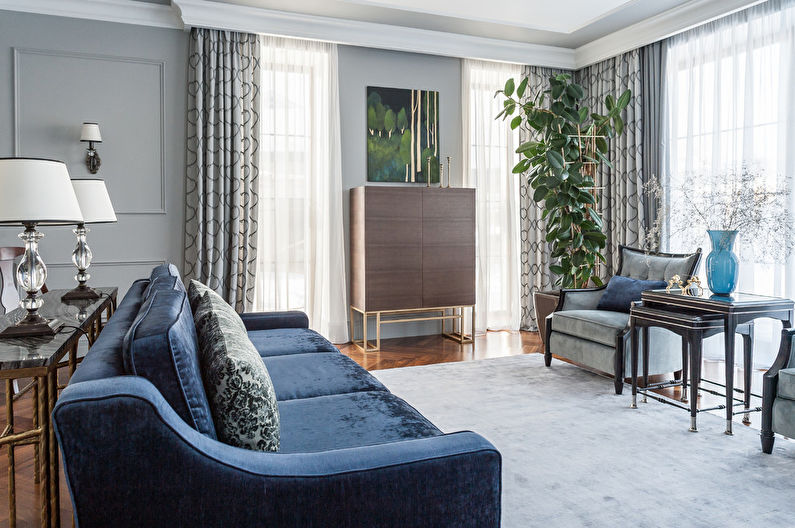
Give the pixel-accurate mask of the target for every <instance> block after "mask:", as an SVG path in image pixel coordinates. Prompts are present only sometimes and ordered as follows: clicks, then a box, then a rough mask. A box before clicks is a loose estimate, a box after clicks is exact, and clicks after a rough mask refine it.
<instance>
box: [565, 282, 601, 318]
mask: <svg viewBox="0 0 795 528" xmlns="http://www.w3.org/2000/svg"><path fill="white" fill-rule="evenodd" d="M605 288H606V286H599V287H598V288H579V289H573V288H572V289H565V288H564V289H562V290H560V300H559V301H558V306H557V308H555V311H556V312H560V311H563V310H596V306H597V305H598V304H599V299H601V298H602V295H603V294H604V293H605Z"/></svg>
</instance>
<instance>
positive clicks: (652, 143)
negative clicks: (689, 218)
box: [640, 42, 666, 251]
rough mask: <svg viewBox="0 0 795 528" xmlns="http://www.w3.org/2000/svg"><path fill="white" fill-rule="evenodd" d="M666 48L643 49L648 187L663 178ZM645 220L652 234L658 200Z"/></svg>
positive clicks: (647, 206) (647, 205)
mask: <svg viewBox="0 0 795 528" xmlns="http://www.w3.org/2000/svg"><path fill="white" fill-rule="evenodd" d="M665 50H666V46H665V43H664V42H655V43H653V44H649V45H648V46H643V47H642V48H640V73H641V91H640V96H641V97H640V103H641V106H642V108H643V116H642V118H641V130H642V133H643V137H642V138H641V153H642V156H641V158H642V160H643V161H642V163H641V169H642V170H641V172H640V177H641V179H642V180H643V183H644V184H645V183H646V182H647V181H649V180H651V179H652V178H657V179H658V180H660V179H661V178H662V177H663V174H662V167H663V163H662V146H661V145H662V137H663V133H662V130H663V110H662V109H663V101H664V99H663V88H664V84H663V83H664V81H663V79H665V62H666V56H665ZM643 202H644V203H643V220H644V227H645V228H646V232H647V233H649V232H650V231H649V230H650V229H651V228H652V226H653V225H654V222H655V221H656V219H657V215H658V213H659V211H658V210H657V208H658V207H659V204H658V203H656V201H655V200H643ZM649 242H650V244H649V245H650V247H649V249H651V250H653V251H659V250H660V240H659V236H657V237H656V239H655V240H650V241H649Z"/></svg>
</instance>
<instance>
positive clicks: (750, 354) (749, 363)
mask: <svg viewBox="0 0 795 528" xmlns="http://www.w3.org/2000/svg"><path fill="white" fill-rule="evenodd" d="M753 372H754V325H753V323H751V324H749V325H748V334H747V335H746V334H743V391H744V392H743V402H744V403H745V408H746V409H749V408H750V407H751V375H752V374H753ZM743 424H745V425H750V424H751V417H750V415H749V414H748V413H745V414H743Z"/></svg>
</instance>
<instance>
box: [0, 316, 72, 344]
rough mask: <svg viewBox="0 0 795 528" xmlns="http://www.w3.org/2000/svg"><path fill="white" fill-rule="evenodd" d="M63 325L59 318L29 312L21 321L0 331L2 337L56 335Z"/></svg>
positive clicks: (0, 337)
mask: <svg viewBox="0 0 795 528" xmlns="http://www.w3.org/2000/svg"><path fill="white" fill-rule="evenodd" d="M62 326H63V323H62V322H60V321H58V320H57V319H53V320H49V319H45V318H44V317H42V316H40V315H39V314H37V313H28V314H27V315H26V316H25V317H24V318H23V319H22V320H21V321H19V322H18V323H17V324H15V325H13V326H9V327H8V328H6V329H5V330H3V331H2V332H0V339H3V338H15V337H40V336H54V335H55V334H57V333H58V330H59V329H60V328H61V327H62Z"/></svg>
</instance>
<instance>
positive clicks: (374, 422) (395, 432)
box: [279, 391, 442, 453]
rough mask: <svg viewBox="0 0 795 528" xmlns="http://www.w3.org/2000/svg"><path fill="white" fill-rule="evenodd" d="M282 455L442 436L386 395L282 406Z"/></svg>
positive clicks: (354, 395) (357, 394)
mask: <svg viewBox="0 0 795 528" xmlns="http://www.w3.org/2000/svg"><path fill="white" fill-rule="evenodd" d="M279 413H280V418H281V448H280V452H281V453H313V452H318V451H329V450H332V449H345V448H349V447H360V446H367V445H375V444H385V443H388V442H397V441H400V440H412V439H417V438H426V437H429V436H438V435H441V434H442V432H441V431H439V429H437V428H436V426H435V425H433V424H432V423H431V422H430V421H428V419H427V418H425V417H424V416H422V415H421V414H420V413H418V412H417V411H416V410H415V409H414V408H413V407H412V406H411V405H409V404H408V403H406V402H405V401H403V400H401V399H400V398H398V397H397V396H395V395H393V394H391V393H389V392H383V391H377V392H355V393H352V394H335V395H332V396H320V397H318V398H305V399H300V400H289V401H284V402H279Z"/></svg>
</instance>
